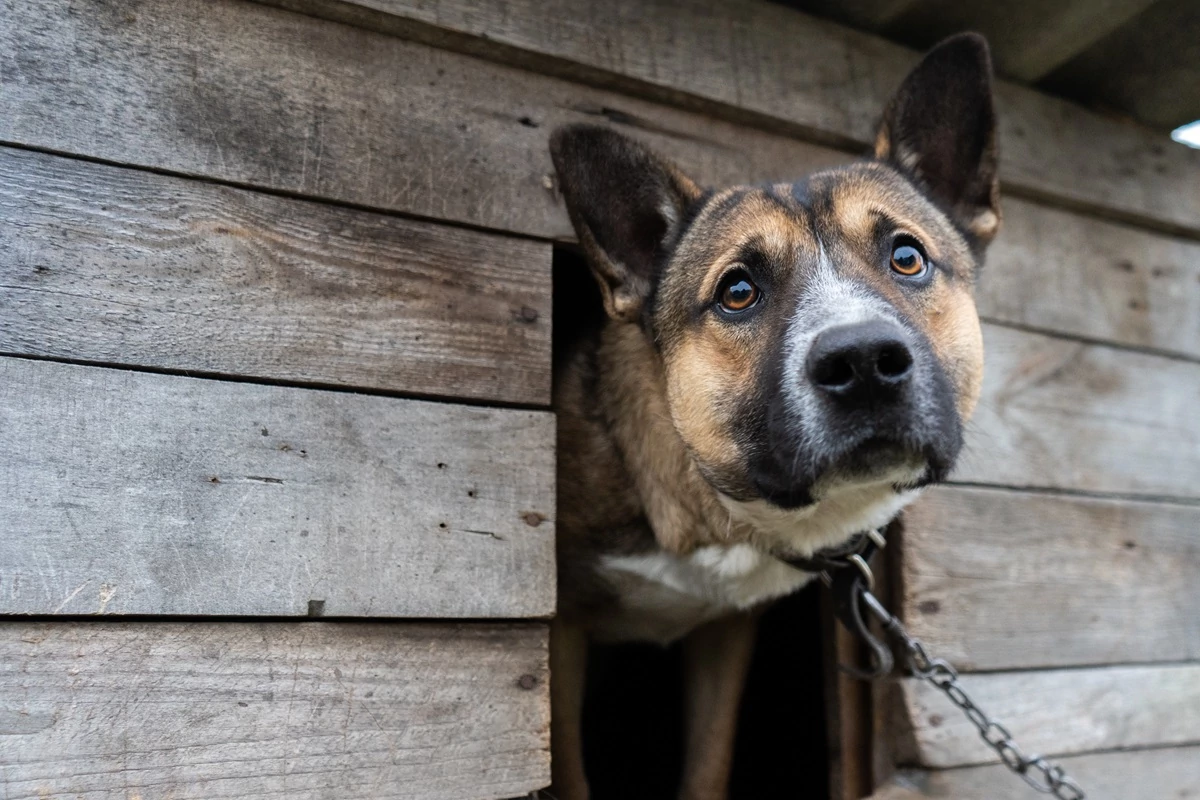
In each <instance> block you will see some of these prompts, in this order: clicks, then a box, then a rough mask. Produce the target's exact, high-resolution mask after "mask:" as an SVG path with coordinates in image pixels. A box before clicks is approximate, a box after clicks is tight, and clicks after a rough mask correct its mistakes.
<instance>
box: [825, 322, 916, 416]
mask: <svg viewBox="0 0 1200 800" xmlns="http://www.w3.org/2000/svg"><path fill="white" fill-rule="evenodd" d="M805 368H806V369H807V371H808V377H809V379H810V380H811V381H812V382H813V384H814V385H816V387H817V388H818V389H820V390H822V391H823V392H825V393H827V394H829V395H832V396H834V397H836V398H839V399H841V400H845V401H848V402H857V401H872V400H874V399H880V400H884V399H888V398H890V397H893V396H895V395H896V394H898V393H899V391H900V389H901V388H902V387H903V386H904V384H905V383H907V381H908V379H909V378H910V377H911V376H912V372H913V352H912V348H911V347H910V345H909V337H908V335H907V334H906V333H905V331H904V329H903V328H901V327H900V326H899V325H897V324H896V323H894V322H889V321H885V320H872V321H870V322H860V323H856V324H854V325H839V326H837V327H835V328H829V329H828V330H824V331H821V333H820V334H819V335H818V336H817V338H816V340H815V341H814V342H813V344H812V349H811V350H809V351H808V360H807V361H806V362H805Z"/></svg>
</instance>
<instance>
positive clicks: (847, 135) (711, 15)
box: [276, 0, 1200, 236]
mask: <svg viewBox="0 0 1200 800" xmlns="http://www.w3.org/2000/svg"><path fill="white" fill-rule="evenodd" d="M276 2H277V3H279V4H282V5H285V6H288V7H293V8H300V9H304V10H305V11H308V12H309V13H314V14H321V15H323V16H327V17H332V18H334V19H346V20H348V21H352V22H354V23H355V24H359V25H367V26H372V27H375V28H377V29H382V30H396V31H397V32H399V33H401V34H402V35H406V36H414V37H418V38H424V39H426V40H427V41H434V42H437V43H439V44H442V45H444V46H451V47H459V48H460V49H464V50H467V51H468V52H476V53H481V54H484V55H487V56H488V57H491V58H496V59H498V60H508V61H514V62H515V63H522V64H527V65H529V66H531V67H533V68H535V69H539V70H545V71H550V72H557V73H559V74H563V75H567V76H570V77H573V78H576V79H582V80H587V81H590V82H592V83H597V84H600V85H614V86H617V87H619V88H622V89H623V90H626V91H635V92H642V93H645V94H648V95H649V96H652V97H656V98H658V99H662V100H667V101H671V102H676V103H678V104H682V105H686V106H692V107H699V108H704V109H705V110H707V111H709V112H711V113H724V114H725V115H726V116H732V117H733V118H745V119H749V120H751V121H753V122H755V123H756V124H759V125H763V126H766V127H770V126H772V125H774V126H777V127H780V128H781V129H784V130H788V131H792V132H798V133H800V134H802V135H807V136H809V137H811V138H813V139H814V140H819V141H830V142H835V143H838V144H840V145H843V146H850V147H854V148H858V147H862V146H863V145H865V144H867V143H869V142H871V141H873V139H874V133H875V125H876V122H877V120H878V118H879V114H880V112H881V111H882V109H883V106H884V104H885V103H886V102H887V99H888V97H889V96H890V94H891V92H892V91H893V89H894V88H895V87H896V85H897V84H898V83H899V82H900V80H901V79H902V78H903V77H904V75H905V74H906V73H907V72H908V70H909V69H910V68H911V67H912V65H913V64H914V63H915V62H916V60H917V57H918V54H916V53H914V52H912V51H910V50H907V49H905V48H903V47H899V46H897V45H894V44H891V43H889V42H885V41H883V40H881V39H878V38H875V37H873V36H870V35H867V34H863V33H859V32H856V31H852V30H848V29H845V28H843V27H840V26H838V25H835V24H832V23H828V22H824V21H821V20H817V19H814V18H812V17H808V16H806V15H804V14H801V13H798V12H796V11H794V10H792V9H789V8H786V7H784V6H783V5H782V4H776V3H771V2H765V1H762V2H760V1H758V0H738V2H724V0H707V1H706V2H700V3H682V4H681V3H678V2H672V1H671V0H651V1H650V2H646V0H620V2H612V0H604V1H603V2H601V1H600V0H552V2H545V1H544V0H512V1H511V2H506V3H503V4H487V3H484V4H480V3H476V2H471V0H434V1H433V2H430V1H429V0H354V2H351V3H345V2H339V3H333V2H330V1H329V0H276ZM356 7H357V8H356ZM364 12H375V13H374V14H372V13H364ZM392 20H400V24H399V25H398V26H397V25H394V24H389V23H390V22H391V21H392ZM472 40H474V41H472ZM997 102H998V105H999V111H1000V141H1001V144H1002V147H1001V153H1002V174H1003V177H1004V180H1005V182H1006V184H1007V185H1008V187H1009V189H1010V190H1016V191H1020V192H1022V193H1024V194H1029V195H1038V196H1045V197H1053V198H1056V199H1057V200H1058V201H1059V202H1065V203H1067V204H1071V205H1080V206H1085V207H1089V208H1093V209H1095V210H1098V211H1100V212H1101V213H1106V214H1112V215H1116V216H1121V217H1126V218H1130V219H1136V220H1139V221H1141V222H1143V223H1145V224H1149V225H1152V226H1158V227H1163V228H1167V229H1178V230H1180V231H1185V232H1187V233H1188V234H1189V235H1191V236H1196V235H1197V234H1200V153H1195V152H1193V151H1189V150H1188V149H1187V148H1182V147H1173V146H1172V145H1171V142H1169V141H1168V140H1166V139H1165V138H1164V137H1163V135H1162V134H1161V133H1159V132H1158V131H1153V130H1149V129H1146V128H1143V127H1140V126H1137V125H1132V124H1126V123H1121V122H1117V121H1114V120H1110V119H1107V118H1105V117H1102V116H1100V115H1099V114H1095V113H1092V112H1089V111H1086V110H1084V109H1082V108H1080V107H1079V106H1076V105H1073V104H1071V103H1067V102H1064V101H1062V100H1058V99H1056V98H1053V97H1050V96H1048V95H1044V94H1041V93H1039V92H1035V91H1032V90H1030V89H1025V88H1022V87H1019V86H1015V85H1013V84H1009V83H1004V82H1002V83H1000V85H999V86H998V93H997Z"/></svg>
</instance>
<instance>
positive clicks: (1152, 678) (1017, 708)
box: [898, 640, 1200, 768]
mask: <svg viewBox="0 0 1200 800" xmlns="http://www.w3.org/2000/svg"><path fill="white" fill-rule="evenodd" d="M1013 646H1014V647H1020V646H1021V642H1020V641H1019V640H1014V642H1013ZM962 684H963V688H964V689H965V690H966V691H967V693H968V694H969V695H970V696H971V698H972V699H973V700H974V701H975V702H976V703H977V704H978V705H979V707H980V708H982V709H983V710H984V711H985V712H986V713H987V714H989V715H990V716H992V717H994V718H996V719H999V720H1002V721H1003V723H1004V725H1005V727H1006V728H1008V730H1009V731H1010V732H1011V733H1012V735H1013V737H1014V738H1015V739H1016V740H1017V741H1018V742H1019V743H1020V745H1021V748H1022V749H1023V750H1024V751H1025V752H1027V753H1043V754H1046V755H1064V754H1073V753H1088V752H1096V751H1104V750H1117V749H1128V748H1142V747H1160V746H1167V745H1184V744H1195V743H1196V742H1200V664H1170V665H1157V666H1128V667H1126V666H1122V667H1104V668H1101V669H1072V670H1047V671H1027V672H996V673H987V674H975V675H968V676H966V677H965V678H964V679H963V682H962ZM900 695H901V697H902V700H901V703H902V711H901V712H900V716H901V721H900V726H899V728H898V735H899V744H900V750H899V758H900V763H905V764H915V765H919V766H925V767H939V768H941V767H958V766H966V765H970V764H991V763H999V759H998V758H997V757H996V754H995V752H994V751H993V750H992V749H991V748H990V747H988V746H987V744H985V743H984V742H983V740H982V739H980V737H979V734H978V731H976V729H975V726H974V725H973V724H972V723H971V722H970V721H968V720H967V718H966V717H965V716H964V715H963V714H962V713H961V712H960V711H959V710H958V709H957V708H956V707H955V706H954V705H953V704H951V702H950V701H949V700H948V699H947V698H946V696H945V695H943V694H942V693H941V692H940V691H939V690H938V689H936V688H934V687H932V686H929V685H928V684H926V683H924V682H921V681H918V680H917V679H916V678H905V679H904V680H902V681H901V692H900Z"/></svg>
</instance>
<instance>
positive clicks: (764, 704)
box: [554, 248, 829, 800]
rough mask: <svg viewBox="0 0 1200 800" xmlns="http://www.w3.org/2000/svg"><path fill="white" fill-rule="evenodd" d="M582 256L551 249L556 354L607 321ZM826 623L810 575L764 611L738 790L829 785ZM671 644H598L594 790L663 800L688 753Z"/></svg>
mask: <svg viewBox="0 0 1200 800" xmlns="http://www.w3.org/2000/svg"><path fill="white" fill-rule="evenodd" d="M603 318H604V312H603V309H602V307H601V305H600V296H599V291H598V290H597V288H596V286H595V283H594V281H593V279H592V277H591V275H590V274H589V273H588V271H587V267H586V265H585V264H584V262H583V259H582V258H581V257H580V256H579V255H578V254H577V253H575V252H574V251H572V250H569V249H567V248H556V250H555V253H554V345H555V355H556V358H555V362H556V364H557V362H558V358H557V356H558V355H559V354H561V353H562V351H563V349H564V348H563V344H564V343H566V342H570V341H573V340H574V338H575V337H578V336H586V335H588V333H589V332H591V331H594V330H596V329H597V328H598V326H599V325H600V324H601V323H602V321H603ZM822 647H823V642H822V633H821V617H820V610H819V595H818V593H817V587H816V586H810V587H808V588H806V589H805V590H803V591H801V592H799V593H798V594H796V595H794V596H792V597H789V598H786V599H784V600H781V601H779V602H778V603H776V604H775V605H773V606H772V607H771V608H770V609H769V610H768V611H767V612H766V613H765V614H764V615H763V619H762V623H761V625H760V629H759V638H758V645H757V648H756V650H755V654H754V661H753V664H752V665H751V668H750V676H749V679H748V680H747V684H746V690H745V694H744V697H743V700H742V708H741V714H740V719H739V723H738V739H737V746H736V748H735V751H734V762H733V779H732V785H731V791H730V797H731V798H733V800H751V799H753V800H761V798H763V797H780V796H799V795H803V796H804V797H814V798H820V797H828V796H829V785H828V781H829V747H828V742H827V738H826V711H825V697H824V677H823V671H822V663H823V661H822ZM682 662H683V659H682V655H681V650H680V647H679V646H678V645H673V646H671V647H666V648H664V647H660V646H658V645H652V644H620V645H593V646H592V648H591V654H590V657H589V660H588V685H587V694H586V697H585V701H584V709H583V721H584V722H583V724H584V757H585V761H586V765H587V773H588V779H589V782H590V784H591V789H592V798H593V800H663V798H670V797H674V796H675V793H676V791H677V789H678V783H679V776H680V770H681V768H682V759H683V723H682V711H683V694H682Z"/></svg>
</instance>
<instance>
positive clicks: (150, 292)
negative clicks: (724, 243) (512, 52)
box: [0, 148, 550, 405]
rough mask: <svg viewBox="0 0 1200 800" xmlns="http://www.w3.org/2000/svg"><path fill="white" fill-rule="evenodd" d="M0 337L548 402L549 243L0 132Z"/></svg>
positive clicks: (391, 387) (212, 368)
mask: <svg viewBox="0 0 1200 800" xmlns="http://www.w3.org/2000/svg"><path fill="white" fill-rule="evenodd" d="M0 217H2V218H3V219H4V220H5V224H4V225H3V226H0V351H4V352H9V353H20V354H24V355H37V356H46V357H52V358H69V359H74V360H81V361H95V362H102V363H111V364H127V365H135V366H146V367H155V368H165V369H178V370H188V371H192V372H203V373H220V374H227V375H239V376H249V377H256V378H270V379H275V380H284V381H303V382H315V383H319V384H336V385H345V386H357V387H367V388H371V389H383V390H388V391H398V392H410V393H416V394H425V395H442V396H452V397H466V398H472V399H481V400H496V401H501V402H512V403H527V404H542V405H548V404H549V402H550V247H549V245H546V244H541V243H537V242H531V241H528V240H520V239H513V238H510V237H503V236H494V235H488V234H484V233H478V232H475V231H468V230H462V229H453V228H444V227H441V226H437V225H431V224H428V223H420V222H412V221H407V220H401V219H397V218H395V217H388V216H383V215H380V214H371V213H367V212H362V211H354V210H350V209H345V208H338V207H336V206H330V205H325V204H317V203H310V202H303V201H299V200H290V199H284V198H280V197H272V196H269V195H263V194H258V193H255V192H247V191H244V190H240V189H232V188H229V187H225V186H219V185H214V184H211V183H201V182H197V181H189V180H183V179H180V178H172V177H167V176H164V175H156V174H153V173H149V172H143V171H137V170H127V169H119V168H116V167H110V166H104V165H101V164H95V163H89V162H84V161H79V160H76V159H67V158H60V157H57V156H51V155H45V154H41V153H33V152H28V151H21V150H13V149H8V148H0Z"/></svg>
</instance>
